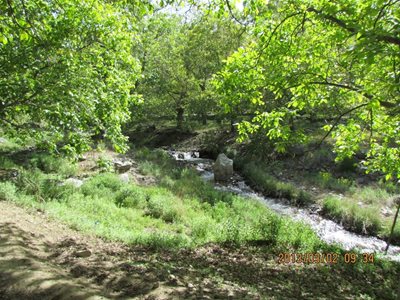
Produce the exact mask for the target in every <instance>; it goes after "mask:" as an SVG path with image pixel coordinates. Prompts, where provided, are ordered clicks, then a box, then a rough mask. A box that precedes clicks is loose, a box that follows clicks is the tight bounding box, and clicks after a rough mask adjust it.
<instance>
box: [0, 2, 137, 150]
mask: <svg viewBox="0 0 400 300" xmlns="http://www.w3.org/2000/svg"><path fill="white" fill-rule="evenodd" d="M119 4H123V3H122V1H121V3H119V1H113V3H112V4H111V3H108V2H106V1H97V0H94V1H93V0H90V1H86V0H83V1H81V0H80V1H77V0H57V1H56V0H36V1H31V0H16V1H11V0H7V1H3V2H1V4H0V11H2V12H4V13H2V14H1V15H0V123H1V126H3V127H5V128H6V129H7V130H8V131H9V132H14V133H15V134H18V135H20V136H23V135H25V136H34V137H35V138H36V139H37V140H38V141H39V140H44V142H45V144H46V147H48V148H51V149H52V150H63V151H66V152H69V153H75V152H81V151H84V150H86V149H88V146H89V142H90V136H91V135H93V134H96V133H99V132H100V131H103V132H104V133H105V137H106V138H108V139H110V140H111V141H112V143H113V144H114V146H115V148H116V150H118V151H122V150H124V149H125V141H126V139H125V137H124V136H123V134H122V132H121V124H122V123H123V122H125V121H126V120H127V119H128V117H129V111H128V109H127V108H128V106H129V103H130V102H132V101H136V99H137V96H136V95H135V94H134V93H131V90H132V88H133V86H134V83H135V82H136V80H137V79H138V77H139V72H140V66H139V62H138V60H137V59H135V58H134V56H133V55H132V46H133V44H134V43H135V40H136V39H137V32H136V28H135V27H136V25H135V23H134V21H135V19H134V18H133V17H132V15H131V14H130V12H131V11H128V10H125V9H123V7H122V6H120V5H119ZM139 4H140V3H139ZM62 140H63V141H64V143H63V145H62V148H61V149H59V147H58V146H57V144H58V143H59V142H60V141H62Z"/></svg>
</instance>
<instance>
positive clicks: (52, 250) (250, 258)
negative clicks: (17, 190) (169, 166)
mask: <svg viewBox="0 0 400 300" xmlns="http://www.w3.org/2000/svg"><path fill="white" fill-rule="evenodd" d="M32 226H34V224H32ZM0 255H1V258H0V299H107V298H109V299H130V298H138V299H171V298H173V299H262V298H267V299H366V298H368V297H371V298H372V299H398V297H399V295H400V288H399V284H398V278H399V274H400V272H399V267H398V266H397V267H395V268H393V267H392V268H391V269H390V270H391V271H390V272H387V271H386V270H384V269H383V268H381V267H375V268H371V270H370V271H368V269H367V268H363V270H360V269H359V268H358V267H357V266H351V265H344V264H338V265H334V266H323V265H280V264H277V263H276V257H275V255H273V254H271V253H269V252H268V250H267V249H266V248H259V247H258V248H256V247H247V248H244V247H243V248H235V247H222V246H218V245H208V246H204V247H201V248H198V249H195V250H181V251H178V252H171V251H160V250H155V249H150V248H143V247H128V246H124V245H121V244H115V243H106V242H102V243H100V244H99V245H98V246H97V247H96V248H93V245H90V244H88V243H86V242H85V240H79V239H77V238H76V237H74V238H68V237H65V238H63V239H62V240H61V241H59V242H57V243H49V242H46V241H44V237H43V236H41V235H37V234H34V233H32V232H31V231H30V232H27V231H24V230H21V229H20V228H19V227H17V226H16V225H15V224H13V223H2V224H0ZM368 299H370V298H368Z"/></svg>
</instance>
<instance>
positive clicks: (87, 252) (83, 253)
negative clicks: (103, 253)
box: [74, 250, 92, 257]
mask: <svg viewBox="0 0 400 300" xmlns="http://www.w3.org/2000/svg"><path fill="white" fill-rule="evenodd" d="M74 255H75V256H76V257H89V256H90V255H92V252H91V251H90V250H82V251H76V252H75V253H74Z"/></svg>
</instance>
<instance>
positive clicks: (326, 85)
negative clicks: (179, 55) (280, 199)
mask: <svg viewBox="0 0 400 300" xmlns="http://www.w3.org/2000/svg"><path fill="white" fill-rule="evenodd" d="M242 14H243V19H244V20H250V21H249V22H250V23H249V24H250V25H248V26H250V27H251V30H249V31H250V32H251V34H252V39H251V40H250V42H249V43H248V44H247V45H246V47H243V48H242V49H239V50H238V51H237V52H236V53H235V54H233V55H232V56H231V57H230V58H229V59H228V60H227V63H226V66H225V69H224V70H223V71H222V72H220V73H219V74H218V76H216V78H215V86H216V88H217V90H218V91H219V92H220V93H221V94H222V95H223V96H224V97H223V101H222V104H223V105H224V106H225V108H226V109H227V110H230V109H232V108H233V107H234V106H235V105H236V104H237V103H248V105H249V110H250V111H251V112H253V113H254V115H255V116H254V118H252V119H251V120H250V121H244V122H242V123H241V124H240V126H239V131H240V133H241V137H242V139H245V138H246V137H247V138H249V137H251V134H253V133H255V132H260V131H261V132H264V133H265V134H266V136H267V137H268V138H269V139H270V140H272V141H273V142H274V143H275V145H276V150H278V151H285V149H286V147H287V146H288V145H289V144H290V143H291V142H292V141H297V140H298V139H300V140H304V138H305V136H304V133H303V132H302V131H300V130H293V128H295V127H293V126H292V125H293V123H295V122H296V121H300V120H304V119H306V118H309V119H310V118H311V119H312V118H319V119H324V120H326V123H325V125H324V126H323V128H324V130H326V136H329V135H331V136H332V137H333V138H334V139H335V141H336V144H335V151H336V153H337V154H338V159H343V158H344V157H348V156H352V155H354V154H355V153H356V152H357V151H359V150H360V149H367V150H368V152H367V158H368V159H367V161H366V162H365V164H366V166H367V167H368V169H369V170H370V171H371V170H374V171H381V172H383V173H385V174H386V178H387V179H389V178H391V177H393V176H397V177H398V178H400V159H399V154H400V153H399V151H400V150H399V146H400V140H399V130H400V117H399V116H400V114H399V112H400V99H399V96H400V85H399V80H400V73H399V67H400V66H399V61H400V51H399V50H400V48H399V47H400V37H399V32H400V3H399V1H368V0H367V1H365V0H363V1H360V0H351V1H349V0H346V1H344V0H341V1H325V0H308V1H294V0H285V1H269V2H268V4H266V1H261V0H252V1H247V5H245V8H244V9H243V11H242Z"/></svg>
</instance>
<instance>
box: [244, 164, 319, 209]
mask: <svg viewBox="0 0 400 300" xmlns="http://www.w3.org/2000/svg"><path fill="white" fill-rule="evenodd" d="M239 169H240V170H241V172H242V174H243V175H244V177H245V178H246V179H247V180H248V181H249V182H250V184H251V185H252V186H253V187H254V188H255V189H256V190H258V191H260V192H262V193H263V194H264V195H265V196H268V197H274V198H285V199H287V200H289V201H290V202H291V203H292V204H294V205H297V206H304V205H307V204H310V203H312V202H313V201H312V197H311V195H310V194H309V193H307V192H306V191H303V190H302V189H299V188H297V187H296V186H295V185H293V184H292V183H288V182H281V181H279V180H277V179H276V178H275V177H273V176H271V175H269V174H268V171H267V170H266V168H263V167H262V166H261V165H260V164H256V163H255V162H240V163H239Z"/></svg>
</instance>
